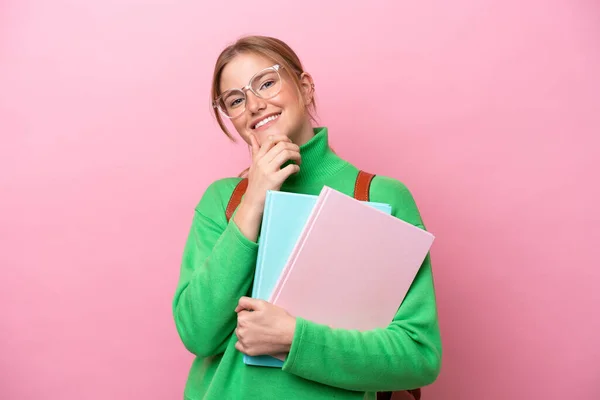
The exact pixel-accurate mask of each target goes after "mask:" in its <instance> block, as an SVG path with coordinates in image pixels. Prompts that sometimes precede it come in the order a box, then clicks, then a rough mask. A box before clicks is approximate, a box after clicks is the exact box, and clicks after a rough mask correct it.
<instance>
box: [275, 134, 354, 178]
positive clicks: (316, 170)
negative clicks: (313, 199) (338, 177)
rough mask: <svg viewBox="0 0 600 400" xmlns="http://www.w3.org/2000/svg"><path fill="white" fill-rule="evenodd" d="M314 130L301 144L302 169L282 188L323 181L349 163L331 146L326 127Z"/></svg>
mask: <svg viewBox="0 0 600 400" xmlns="http://www.w3.org/2000/svg"><path fill="white" fill-rule="evenodd" d="M313 132H314V136H313V137H312V138H311V139H310V140H309V141H308V142H306V143H304V144H303V145H302V146H300V156H301V158H302V164H300V171H299V172H298V173H297V174H294V175H292V176H290V177H289V178H288V179H287V180H286V181H285V183H284V185H283V187H282V189H285V188H289V187H297V186H305V185H311V184H318V183H322V182H323V181H324V180H326V179H327V178H329V177H330V176H332V175H334V174H336V173H337V172H339V171H340V170H341V169H342V168H344V167H346V166H348V165H349V164H348V162H347V161H345V160H343V159H342V158H340V157H339V156H337V155H336V154H335V153H334V152H333V150H332V149H331V147H329V133H328V131H327V128H326V127H319V128H313Z"/></svg>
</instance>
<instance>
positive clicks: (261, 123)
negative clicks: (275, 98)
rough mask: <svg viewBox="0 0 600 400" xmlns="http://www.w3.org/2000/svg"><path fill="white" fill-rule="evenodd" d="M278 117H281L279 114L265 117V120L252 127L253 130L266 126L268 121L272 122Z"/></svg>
mask: <svg viewBox="0 0 600 400" xmlns="http://www.w3.org/2000/svg"><path fill="white" fill-rule="evenodd" d="M280 115H281V114H277V115H272V116H270V117H267V118H265V119H263V120H262V121H260V122H259V123H258V124H256V125H255V126H254V129H258V128H260V127H261V126H263V125H264V124H266V123H267V122H269V121H273V120H275V119H277V118H278V117H279V116H280Z"/></svg>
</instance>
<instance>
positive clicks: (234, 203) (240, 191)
mask: <svg viewBox="0 0 600 400" xmlns="http://www.w3.org/2000/svg"><path fill="white" fill-rule="evenodd" d="M246 188H248V178H244V179H242V180H241V181H239V182H238V184H237V185H236V186H235V188H234V189H233V193H231V197H230V198H229V203H227V208H226V209H225V218H226V219H227V222H229V220H230V219H231V216H232V215H233V212H234V211H235V209H236V208H237V207H238V206H239V205H240V203H241V202H242V196H243V195H244V193H246Z"/></svg>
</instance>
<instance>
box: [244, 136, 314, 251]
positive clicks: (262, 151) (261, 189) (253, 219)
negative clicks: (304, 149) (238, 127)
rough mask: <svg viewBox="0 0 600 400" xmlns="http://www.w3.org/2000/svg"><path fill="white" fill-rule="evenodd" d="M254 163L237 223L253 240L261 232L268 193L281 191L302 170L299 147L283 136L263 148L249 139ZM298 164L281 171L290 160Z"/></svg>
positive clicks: (277, 137)
mask: <svg viewBox="0 0 600 400" xmlns="http://www.w3.org/2000/svg"><path fill="white" fill-rule="evenodd" d="M250 144H251V146H252V164H251V165H250V169H249V171H248V188H247V189H246V193H245V195H244V197H243V199H242V202H241V203H240V205H239V209H238V210H237V212H236V214H235V216H234V221H235V223H236V225H237V226H238V228H239V229H240V231H241V232H242V234H244V236H246V237H247V238H248V239H250V240H252V241H256V239H257V238H258V231H259V227H260V222H261V219H262V213H263V210H264V206H265V199H266V196H267V190H279V189H280V188H281V185H282V184H283V182H285V180H286V179H287V178H288V177H289V176H290V175H292V174H294V173H296V172H298V171H299V170H300V167H299V165H300V164H301V162H302V160H301V157H300V147H298V145H296V144H294V143H292V141H291V140H290V139H289V138H288V137H287V136H284V135H275V136H270V137H269V138H268V139H267V141H266V142H265V143H263V144H262V145H259V144H258V141H257V140H256V138H255V137H254V136H253V135H252V136H250ZM290 160H291V161H295V162H296V164H289V165H286V166H285V167H283V168H281V166H282V165H283V164H284V163H286V162H287V161H290Z"/></svg>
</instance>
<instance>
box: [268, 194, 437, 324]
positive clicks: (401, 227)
mask: <svg viewBox="0 0 600 400" xmlns="http://www.w3.org/2000/svg"><path fill="white" fill-rule="evenodd" d="M433 240H434V236H433V235H432V234H431V233H429V232H427V231H425V230H423V229H420V228H418V227H416V226H414V225H411V224H409V223H407V222H404V221H402V220H400V219H398V218H396V217H394V216H391V215H388V214H386V213H384V212H382V211H380V210H377V209H375V208H373V207H369V206H368V205H366V204H363V203H361V202H360V201H358V200H355V199H354V198H352V197H350V196H347V195H345V194H343V193H340V192H338V191H336V190H333V189H331V188H329V187H325V188H323V190H322V191H321V193H320V195H319V198H318V200H317V203H316V205H315V207H314V209H313V211H312V213H311V216H310V217H309V219H308V221H307V223H306V225H305V227H304V230H303V232H302V234H301V236H300V238H299V239H298V242H297V243H296V246H295V248H294V250H293V251H292V253H291V255H290V258H289V259H288V262H287V264H286V265H285V267H284V269H283V272H282V273H281V276H280V277H279V280H278V282H277V284H276V285H275V289H274V290H273V293H272V294H271V298H270V301H271V302H272V303H274V304H276V305H278V306H280V307H283V308H284V309H286V310H287V311H288V312H290V313H291V314H292V315H294V316H299V317H302V318H305V319H308V320H311V321H314V322H317V323H320V324H325V325H329V326H331V327H333V328H344V329H358V330H369V329H374V328H378V327H381V328H383V327H386V326H388V325H389V324H390V322H391V321H392V318H393V317H394V315H395V314H396V312H397V311H398V307H400V305H401V303H402V301H403V299H404V297H405V296H406V293H407V291H408V289H409V287H410V285H411V284H412V282H413V280H414V277H415V275H416V273H417V271H418V270H419V268H420V266H421V264H422V263H423V260H424V259H425V257H426V255H427V253H428V252H429V249H430V247H431V245H432V244H433Z"/></svg>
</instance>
